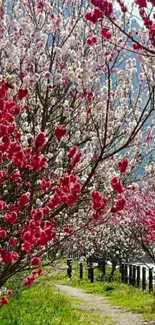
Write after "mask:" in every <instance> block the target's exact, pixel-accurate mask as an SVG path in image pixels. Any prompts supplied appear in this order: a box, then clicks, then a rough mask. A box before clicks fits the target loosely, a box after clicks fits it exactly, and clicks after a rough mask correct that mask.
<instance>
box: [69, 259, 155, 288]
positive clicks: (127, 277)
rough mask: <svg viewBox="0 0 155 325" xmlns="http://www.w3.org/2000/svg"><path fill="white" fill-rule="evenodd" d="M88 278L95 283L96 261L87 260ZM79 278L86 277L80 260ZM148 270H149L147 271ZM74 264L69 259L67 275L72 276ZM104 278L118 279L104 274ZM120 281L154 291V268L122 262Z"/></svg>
mask: <svg viewBox="0 0 155 325" xmlns="http://www.w3.org/2000/svg"><path fill="white" fill-rule="evenodd" d="M86 268H87V278H88V279H89V280H90V282H91V283H94V280H95V277H94V273H95V268H94V263H92V262H90V261H89V260H88V261H87V267H86ZM77 271H78V274H79V278H80V280H82V279H83V278H84V263H83V262H79V267H78V269H77ZM146 271H147V272H146ZM72 272H73V266H72V259H71V258H70V259H68V260H67V276H68V277H69V278H71V277H72ZM146 273H148V275H149V276H148V278H146ZM102 279H103V280H104V279H105V280H109V281H111V280H116V278H115V277H113V278H111V277H110V275H109V276H108V278H107V276H103V277H102ZM119 281H121V282H122V283H125V284H129V285H132V286H135V287H137V288H142V290H146V289H148V290H149V291H153V289H154V276H153V269H152V268H149V269H148V268H147V269H146V267H144V266H140V265H132V264H122V265H121V267H120V277H119Z"/></svg>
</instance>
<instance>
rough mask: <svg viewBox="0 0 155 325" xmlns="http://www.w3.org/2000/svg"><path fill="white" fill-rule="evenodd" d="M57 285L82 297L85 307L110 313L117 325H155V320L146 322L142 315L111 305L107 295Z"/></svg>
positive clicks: (77, 296)
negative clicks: (102, 295)
mask: <svg viewBox="0 0 155 325" xmlns="http://www.w3.org/2000/svg"><path fill="white" fill-rule="evenodd" d="M55 287H56V288H57V289H59V290H61V291H63V292H64V293H65V294H66V295H68V296H73V297H76V298H79V299H82V300H83V307H84V308H87V307H88V308H91V310H92V309H93V312H96V313H100V315H101V316H105V315H108V316H110V317H112V318H113V319H114V321H115V322H116V325H144V324H146V325H155V321H153V322H144V321H142V320H140V317H138V315H136V314H133V313H131V312H128V311H124V310H123V309H122V308H120V307H113V306H111V305H110V303H109V300H108V299H107V298H106V297H100V296H97V295H94V294H90V293H87V292H85V291H84V290H82V289H78V288H74V287H70V286H67V285H61V284H56V285H55Z"/></svg>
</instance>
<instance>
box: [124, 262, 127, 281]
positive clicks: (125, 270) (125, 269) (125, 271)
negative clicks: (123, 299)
mask: <svg viewBox="0 0 155 325" xmlns="http://www.w3.org/2000/svg"><path fill="white" fill-rule="evenodd" d="M124 283H128V265H127V264H125V267H124Z"/></svg>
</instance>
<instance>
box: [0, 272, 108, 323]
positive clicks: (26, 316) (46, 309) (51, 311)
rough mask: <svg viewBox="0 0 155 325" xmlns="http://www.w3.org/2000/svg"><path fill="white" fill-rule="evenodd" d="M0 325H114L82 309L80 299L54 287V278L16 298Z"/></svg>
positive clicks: (1, 315)
mask: <svg viewBox="0 0 155 325" xmlns="http://www.w3.org/2000/svg"><path fill="white" fill-rule="evenodd" d="M0 324H1V325H79V324H80V325H88V324H89V325H94V324H95V325H102V324H104V325H114V322H113V321H112V320H111V318H110V317H107V316H105V317H100V315H99V314H96V313H95V314H94V313H93V312H91V310H89V309H86V308H84V310H83V308H82V302H81V301H80V300H78V299H73V298H68V297H66V296H64V295H62V294H60V293H59V292H58V291H57V290H56V289H54V287H53V279H51V277H49V278H47V281H44V278H42V280H40V282H39V283H37V284H34V285H33V286H32V287H30V288H29V289H27V290H23V291H21V292H19V293H16V294H14V295H13V296H11V297H10V298H9V304H8V305H5V306H3V307H2V308H1V309H0Z"/></svg>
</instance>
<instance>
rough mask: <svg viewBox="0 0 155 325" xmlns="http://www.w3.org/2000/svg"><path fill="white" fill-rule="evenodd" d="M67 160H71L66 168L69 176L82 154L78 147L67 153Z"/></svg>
mask: <svg viewBox="0 0 155 325" xmlns="http://www.w3.org/2000/svg"><path fill="white" fill-rule="evenodd" d="M67 156H68V158H69V159H70V160H71V162H70V164H69V167H68V173H69V174H70V173H71V172H72V170H73V169H74V168H75V167H76V165H77V164H78V163H79V161H80V159H81V157H82V153H81V152H80V151H78V147H76V146H73V147H72V148H71V149H70V151H69V153H68V155H67Z"/></svg>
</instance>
